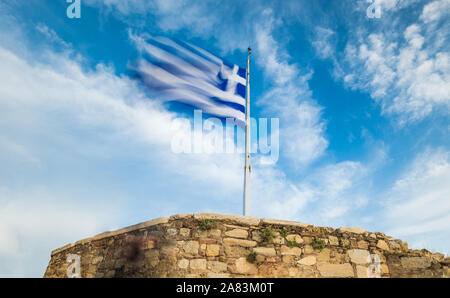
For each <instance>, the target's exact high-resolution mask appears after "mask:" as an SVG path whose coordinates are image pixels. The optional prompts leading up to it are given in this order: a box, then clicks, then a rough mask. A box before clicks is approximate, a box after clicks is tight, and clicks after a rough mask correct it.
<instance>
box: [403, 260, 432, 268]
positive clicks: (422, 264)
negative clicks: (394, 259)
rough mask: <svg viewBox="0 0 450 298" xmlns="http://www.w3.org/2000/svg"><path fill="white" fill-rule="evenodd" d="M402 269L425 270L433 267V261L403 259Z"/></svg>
mask: <svg viewBox="0 0 450 298" xmlns="http://www.w3.org/2000/svg"><path fill="white" fill-rule="evenodd" d="M401 263H402V267H403V268H405V269H424V268H428V267H431V259H430V258H427V257H403V258H401Z"/></svg>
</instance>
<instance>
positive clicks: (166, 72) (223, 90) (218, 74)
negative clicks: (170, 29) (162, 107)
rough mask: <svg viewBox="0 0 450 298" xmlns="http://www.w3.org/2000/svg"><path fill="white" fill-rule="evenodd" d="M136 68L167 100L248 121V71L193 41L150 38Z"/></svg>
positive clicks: (141, 45)
mask: <svg viewBox="0 0 450 298" xmlns="http://www.w3.org/2000/svg"><path fill="white" fill-rule="evenodd" d="M140 47H141V51H142V53H141V54H142V57H141V58H140V59H139V60H138V62H137V63H136V65H135V66H133V70H134V71H135V72H136V74H137V76H138V78H140V80H141V81H142V82H143V83H144V84H145V85H146V86H147V87H148V88H150V89H152V90H157V91H158V92H160V93H161V94H162V95H163V96H164V97H165V98H166V99H167V100H171V101H177V102H182V103H184V104H188V105H190V106H193V107H195V108H198V109H201V110H202V111H203V112H204V113H208V114H212V115H216V116H218V117H221V118H236V120H238V121H241V122H243V123H245V86H246V79H245V77H246V70H245V69H244V68H241V67H239V66H237V65H234V64H230V63H228V62H226V61H224V60H223V59H220V58H218V57H216V56H214V55H212V54H211V53H209V52H207V51H205V50H203V49H200V48H198V47H196V46H193V45H191V44H188V43H185V42H182V41H178V40H172V39H168V38H164V37H148V38H146V40H145V41H142V42H141V44H140Z"/></svg>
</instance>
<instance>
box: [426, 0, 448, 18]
mask: <svg viewBox="0 0 450 298" xmlns="http://www.w3.org/2000/svg"><path fill="white" fill-rule="evenodd" d="M449 11H450V0H437V1H433V2H431V3H429V4H427V5H425V7H424V8H423V11H422V14H421V15H420V19H421V20H422V21H423V22H424V23H430V22H435V21H438V20H439V19H441V18H443V17H445V16H447V15H448V14H449Z"/></svg>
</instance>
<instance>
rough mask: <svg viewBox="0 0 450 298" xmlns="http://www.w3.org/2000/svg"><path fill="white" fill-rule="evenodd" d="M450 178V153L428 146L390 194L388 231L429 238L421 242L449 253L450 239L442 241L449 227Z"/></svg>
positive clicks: (394, 233)
mask: <svg viewBox="0 0 450 298" xmlns="http://www.w3.org/2000/svg"><path fill="white" fill-rule="evenodd" d="M448 181H450V152H448V151H446V150H445V149H443V148H438V149H432V148H428V149H427V150H425V151H424V152H422V153H420V154H418V155H417V156H416V158H415V159H414V161H413V162H412V163H411V165H409V166H408V167H405V169H404V172H403V174H402V175H401V176H400V177H399V178H398V180H397V181H396V182H395V184H394V185H393V187H392V189H391V190H390V192H389V194H388V200H387V202H386V203H387V205H386V214H385V218H386V219H387V220H388V223H389V226H390V227H391V228H390V231H389V232H390V233H392V234H393V235H396V236H397V237H405V238H407V239H408V238H409V239H413V240H414V241H417V239H426V241H425V243H424V240H422V241H421V242H420V244H421V245H424V244H425V245H426V247H428V248H431V249H435V250H436V249H439V250H441V251H444V252H445V250H447V251H446V252H447V253H448V252H449V251H448V245H449V241H448V239H445V240H443V238H445V233H446V232H447V231H448V227H449V226H450V216H449V214H450V201H449V200H448V198H449V197H450V186H449V184H448ZM438 243H440V244H439V245H438ZM417 248H421V247H417Z"/></svg>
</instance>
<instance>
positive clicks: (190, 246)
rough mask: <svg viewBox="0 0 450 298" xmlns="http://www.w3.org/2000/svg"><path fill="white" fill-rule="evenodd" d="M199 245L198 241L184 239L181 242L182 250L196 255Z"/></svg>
mask: <svg viewBox="0 0 450 298" xmlns="http://www.w3.org/2000/svg"><path fill="white" fill-rule="evenodd" d="M199 247H200V245H199V243H198V241H186V242H185V243H184V244H183V251H184V252H185V253H188V254H192V255H196V254H198V249H199Z"/></svg>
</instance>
